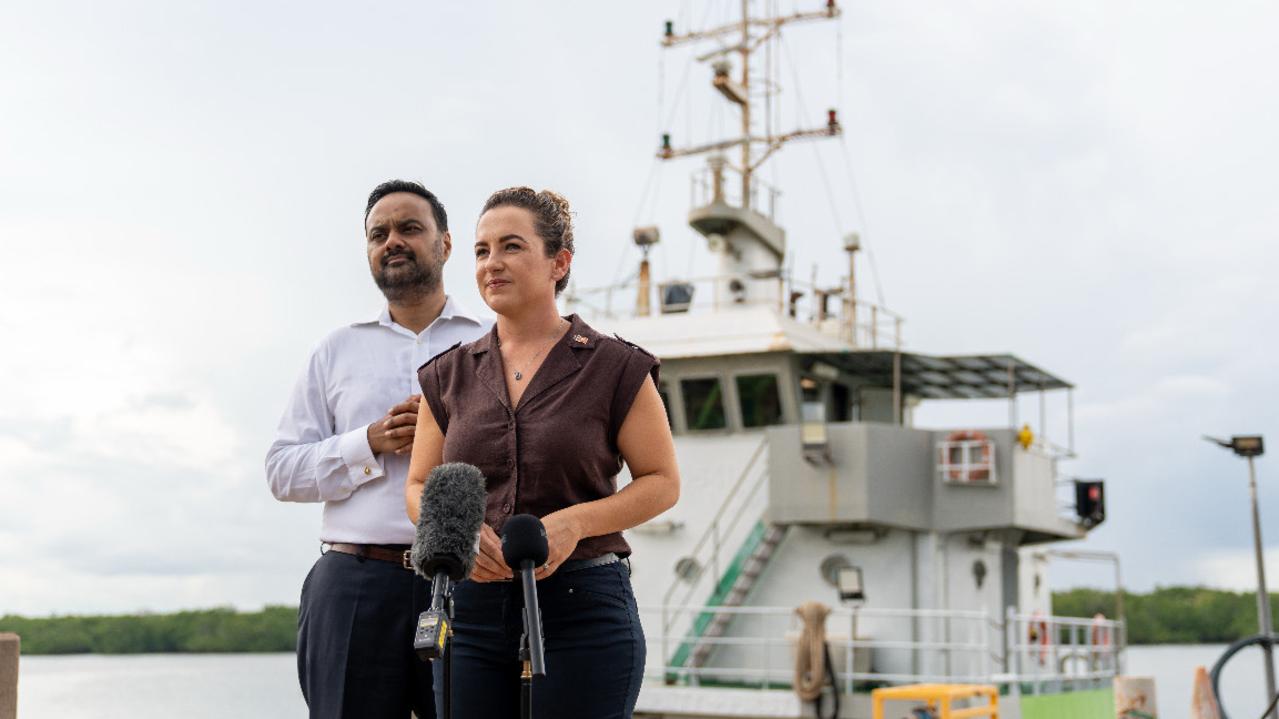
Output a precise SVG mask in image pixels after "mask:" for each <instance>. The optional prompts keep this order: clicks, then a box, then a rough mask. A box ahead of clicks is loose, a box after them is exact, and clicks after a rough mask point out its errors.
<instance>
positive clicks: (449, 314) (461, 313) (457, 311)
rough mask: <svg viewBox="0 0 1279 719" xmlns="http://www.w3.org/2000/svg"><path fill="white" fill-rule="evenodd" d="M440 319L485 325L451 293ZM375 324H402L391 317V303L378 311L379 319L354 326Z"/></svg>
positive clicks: (446, 297) (393, 326) (445, 300)
mask: <svg viewBox="0 0 1279 719" xmlns="http://www.w3.org/2000/svg"><path fill="white" fill-rule="evenodd" d="M439 319H441V320H452V319H462V320H466V321H468V322H471V323H473V324H475V325H478V326H481V327H483V326H484V322H483V320H481V319H480V318H479V316H478V315H476V314H475V313H474V312H472V311H471V310H470V309H469V308H468V307H467V306H466V305H464V304H462V303H461V302H458V301H457V300H455V299H453V297H452V296H451V295H445V296H444V307H443V308H442V309H441V310H440V316H439ZM373 324H376V325H381V326H383V327H391V328H395V327H399V326H400V325H398V324H396V322H395V320H393V319H391V306H390V305H382V311H381V312H379V313H378V316H377V319H374V320H367V321H364V322H356V323H354V324H353V325H352V326H356V325H373Z"/></svg>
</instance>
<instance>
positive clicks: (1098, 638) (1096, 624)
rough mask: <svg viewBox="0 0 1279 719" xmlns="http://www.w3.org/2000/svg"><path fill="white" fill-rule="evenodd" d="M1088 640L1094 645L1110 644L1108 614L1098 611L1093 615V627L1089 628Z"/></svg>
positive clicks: (1104, 645) (1105, 645)
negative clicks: (1107, 624) (1107, 623)
mask: <svg viewBox="0 0 1279 719" xmlns="http://www.w3.org/2000/svg"><path fill="white" fill-rule="evenodd" d="M1088 641H1089V643H1090V644H1092V645H1093V646H1094V647H1108V646H1110V627H1108V626H1106V615H1105V614H1102V613H1101V612H1098V613H1096V614H1094V615H1093V617H1092V627H1090V628H1089V630H1088Z"/></svg>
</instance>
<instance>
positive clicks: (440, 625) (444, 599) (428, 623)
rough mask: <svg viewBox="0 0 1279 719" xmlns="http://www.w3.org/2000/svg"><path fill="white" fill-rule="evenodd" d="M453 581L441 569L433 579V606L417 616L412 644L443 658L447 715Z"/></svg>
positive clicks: (447, 712)
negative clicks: (415, 631) (416, 628)
mask: <svg viewBox="0 0 1279 719" xmlns="http://www.w3.org/2000/svg"><path fill="white" fill-rule="evenodd" d="M452 638H453V582H452V580H450V579H449V576H448V574H446V573H444V572H439V573H437V574H436V575H435V577H434V578H433V579H432V580H431V606H430V608H429V609H427V610H426V611H425V612H423V613H422V615H421V616H420V617H418V630H417V634H416V635H415V636H414V640H413V647H414V649H415V650H416V651H417V653H418V656H419V657H420V658H422V659H423V660H427V659H429V660H431V661H432V662H433V661H435V660H436V659H439V658H441V657H443V659H444V707H443V709H444V716H443V717H442V718H441V719H452V717H453V646H452V645H453V642H452V641H450V640H451V639H452Z"/></svg>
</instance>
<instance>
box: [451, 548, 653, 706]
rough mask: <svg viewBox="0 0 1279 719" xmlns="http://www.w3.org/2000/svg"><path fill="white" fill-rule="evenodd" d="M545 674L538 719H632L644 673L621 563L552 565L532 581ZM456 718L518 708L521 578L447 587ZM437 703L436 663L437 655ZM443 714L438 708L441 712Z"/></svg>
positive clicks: (536, 702) (538, 691)
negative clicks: (555, 568) (558, 568)
mask: <svg viewBox="0 0 1279 719" xmlns="http://www.w3.org/2000/svg"><path fill="white" fill-rule="evenodd" d="M537 601H538V606H539V607H540V608H541V610H542V629H543V635H544V636H545V638H546V641H545V653H546V676H543V677H534V679H533V716H535V717H538V718H539V719H542V718H545V719H551V718H552V717H554V719H574V718H576V717H581V718H582V719H611V718H617V719H629V717H630V716H631V713H632V712H633V711H634V710H635V699H636V698H637V697H638V696H639V688H640V680H641V679H642V678H643V674H644V656H645V644H644V632H643V630H642V629H641V628H640V620H639V611H638V609H637V608H636V606H635V595H634V593H633V592H632V591H631V580H630V576H629V572H628V571H627V569H626V566H625V565H624V564H622V563H621V562H616V563H613V564H606V565H604V566H602V567H591V568H590V569H582V570H579V571H576V572H568V573H557V574H553V575H551V576H550V577H547V578H546V579H543V580H542V581H540V582H538V583H537ZM453 602H454V605H453V606H454V613H455V614H454V623H453V629H454V635H453V640H452V652H453V660H452V661H453V671H452V684H453V690H452V700H453V701H452V704H453V707H452V709H453V717H454V718H455V719H507V718H509V719H516V718H517V717H519V715H520V668H521V664H520V661H519V647H520V634H521V633H522V632H523V630H524V622H523V616H524V614H523V612H524V609H523V607H524V599H523V594H522V590H521V589H520V584H519V582H492V583H476V582H469V581H467V582H462V583H461V584H459V585H458V586H457V588H456V589H455V590H454V592H453ZM433 663H434V664H435V665H436V667H435V687H436V697H437V700H436V701H437V707H440V708H442V707H443V704H442V702H443V685H444V674H443V664H442V662H438V661H437V662H433ZM441 716H442V715H441Z"/></svg>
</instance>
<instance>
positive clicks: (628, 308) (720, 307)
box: [564, 272, 904, 350]
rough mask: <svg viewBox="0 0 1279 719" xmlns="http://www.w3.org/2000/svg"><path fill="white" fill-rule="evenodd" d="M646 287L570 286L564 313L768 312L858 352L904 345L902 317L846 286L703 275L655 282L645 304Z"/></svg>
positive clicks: (783, 277)
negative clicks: (763, 289) (757, 287)
mask: <svg viewBox="0 0 1279 719" xmlns="http://www.w3.org/2000/svg"><path fill="white" fill-rule="evenodd" d="M747 282H750V283H760V282H765V283H773V284H775V289H776V291H775V292H773V291H770V292H767V293H763V296H761V295H760V294H759V293H746V292H742V293H741V295H740V296H739V297H735V293H734V289H735V288H740V287H744V286H745V284H744V283H747ZM641 286H642V285H641V282H640V280H639V279H637V278H634V277H632V278H631V279H628V280H625V281H623V282H618V283H615V284H611V285H606V286H602V287H589V288H578V287H576V286H573V287H570V288H569V290H568V292H566V293H565V298H564V302H565V309H566V310H567V311H568V312H577V313H579V314H581V315H583V316H584V317H586V318H587V319H588V320H592V319H594V320H604V321H608V320H621V319H631V318H633V317H637V316H639V312H638V310H637V308H638V307H639V306H641V305H643V304H647V306H648V307H650V308H651V313H652V314H654V315H679V314H699V315H700V314H707V313H714V312H720V311H725V310H730V309H734V308H742V307H767V308H770V309H773V310H776V311H778V312H779V313H782V314H784V315H786V316H788V317H790V318H792V319H794V320H796V321H797V322H801V323H805V324H808V325H811V326H812V327H814V328H816V329H817V330H819V331H821V332H822V333H823V334H826V335H829V336H832V337H836V338H838V339H840V340H843V341H845V342H847V343H849V344H850V345H852V346H854V347H856V348H858V349H866V350H900V349H901V348H902V345H903V338H902V325H903V322H904V319H903V318H902V316H901V315H899V314H897V313H896V312H894V311H892V310H891V309H889V308H887V307H884V306H883V305H879V304H875V303H873V302H866V301H863V300H856V299H854V300H851V301H850V300H849V299H848V292H847V287H830V286H821V285H815V284H813V283H812V282H809V281H804V280H800V279H798V278H796V277H794V276H793V275H790V274H788V273H780V272H779V273H770V274H769V275H768V276H763V277H755V276H749V277H748V276H735V275H703V276H693V277H688V278H672V279H668V280H666V281H661V282H653V283H651V285H650V286H649V288H648V290H647V301H646V302H640V301H638V299H639V294H640V292H641Z"/></svg>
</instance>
